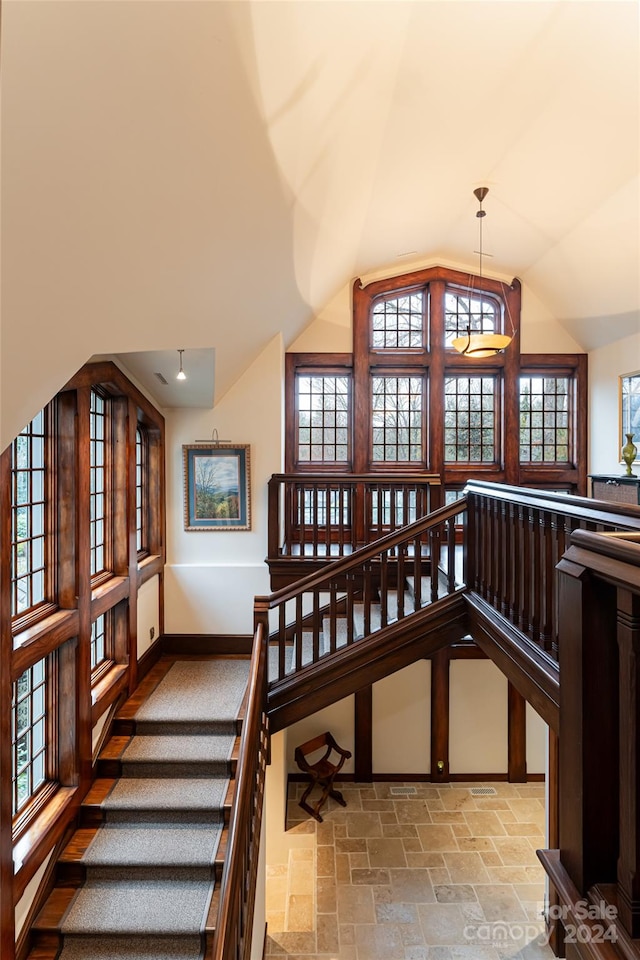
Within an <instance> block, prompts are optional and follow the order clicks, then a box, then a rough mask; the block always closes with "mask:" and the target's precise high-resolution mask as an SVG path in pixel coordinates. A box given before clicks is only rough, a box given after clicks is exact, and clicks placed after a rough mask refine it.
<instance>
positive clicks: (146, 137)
mask: <svg viewBox="0 0 640 960" xmlns="http://www.w3.org/2000/svg"><path fill="white" fill-rule="evenodd" d="M638 10H639V7H638V4H637V3H636V2H635V0H602V2H600V0H585V2H581V0H552V2H545V0H530V2H519V0H498V2H484V0H469V2H466V0H439V2H432V0H426V2H423V0H415V2H402V0H392V2H385V0H381V2H375V0H372V2H369V0H364V2H355V0H354V2H348V0H347V2H322V0H319V2H315V0H295V2H271V0H261V2H243V0H239V2H233V0H230V2H207V0H200V2H187V0H176V2H164V3H151V2H141V0H131V2H120V3H113V2H109V0H97V2H91V0H84V2H73V3H71V2H69V3H51V2H46V0H32V2H29V3H25V2H22V0H4V2H3V5H2V60H1V62H2V111H3V115H2V245H3V251H2V252H3V274H2V310H3V315H2V384H1V385H2V398H3V400H4V402H5V403H6V402H7V399H9V400H10V402H11V416H9V417H8V419H5V411H4V409H3V436H5V435H6V430H9V432H10V428H11V426H15V424H14V423H13V421H14V420H15V421H16V423H17V429H20V427H21V426H22V423H24V422H26V419H27V417H26V414H27V413H28V414H29V415H32V413H33V412H34V410H28V406H29V404H32V405H33V404H34V403H35V402H36V400H37V399H38V398H37V397H36V396H35V394H36V393H38V391H40V392H42V393H43V397H42V398H40V399H41V400H43V401H44V400H46V399H48V397H50V396H51V395H53V393H55V391H56V389H57V388H58V387H59V385H60V383H63V382H64V381H65V379H66V378H67V377H68V376H69V375H71V374H72V373H73V372H74V371H75V369H77V367H78V366H80V365H81V363H82V362H84V361H85V360H86V359H87V358H88V357H89V356H91V355H92V354H104V353H112V354H122V353H125V352H126V353H130V352H144V351H169V352H171V351H173V350H175V349H177V348H179V347H184V348H186V349H199V348H211V349H213V348H215V351H216V395H217V396H220V395H222V394H223V393H224V392H226V390H227V389H228V388H229V386H230V385H231V384H232V383H233V382H234V380H235V379H236V378H237V376H238V375H239V373H240V372H241V371H242V370H243V369H245V368H246V366H247V364H248V363H249V362H250V361H251V359H253V357H255V356H256V355H257V353H258V352H259V350H260V349H261V348H262V347H263V346H264V345H265V344H266V343H267V342H268V341H269V340H270V339H271V338H272V337H273V336H274V335H275V334H276V333H278V332H282V334H283V337H284V341H285V344H287V343H290V342H292V340H293V339H294V338H295V337H296V336H297V335H298V334H299V332H300V331H301V330H302V329H303V328H304V326H305V325H306V324H307V323H308V322H309V321H310V320H311V319H312V317H313V316H314V314H315V313H316V312H317V311H318V310H320V309H321V308H322V307H323V306H324V305H325V304H326V303H327V302H329V301H330V300H331V298H332V297H334V296H335V294H336V293H337V292H338V291H339V290H340V289H342V288H343V287H344V285H345V284H346V283H348V282H349V281H350V280H351V279H352V278H354V277H356V276H361V275H363V274H365V273H367V272H370V271H372V270H375V269H378V268H380V267H388V269H389V270H390V271H393V270H395V269H397V268H399V269H402V268H403V266H404V264H405V263H406V259H403V255H407V254H410V255H411V257H412V258H414V259H419V258H424V259H425V260H426V259H428V260H430V261H433V260H434V259H438V258H442V259H445V260H447V261H454V262H458V263H462V264H469V265H470V266H473V265H474V264H475V263H476V258H475V257H474V256H473V250H474V247H475V246H476V244H477V240H476V223H477V221H475V219H474V211H475V208H476V203H475V200H474V198H473V196H472V190H473V188H474V187H475V186H477V185H479V184H486V185H488V186H489V187H490V194H489V197H488V198H487V201H486V204H485V206H486V208H487V210H488V213H489V215H488V216H487V218H486V220H485V228H486V229H485V250H486V251H487V252H489V253H492V254H493V259H492V260H491V261H490V263H491V268H490V269H491V270H492V271H496V272H497V273H499V274H503V275H506V276H507V277H510V276H520V277H521V278H522V279H523V280H524V281H525V283H526V284H527V285H528V286H529V288H530V289H531V291H532V293H533V294H534V295H535V296H537V297H538V298H539V299H540V300H541V301H542V302H543V303H544V304H545V306H546V308H547V309H548V310H549V311H550V312H551V314H552V315H553V316H555V317H556V318H557V319H558V320H560V321H561V322H562V323H563V324H565V325H566V327H567V329H568V330H569V331H570V332H571V334H572V336H574V337H575V338H576V339H577V340H578V341H579V342H581V343H582V344H583V346H584V347H585V348H589V347H590V346H594V345H597V344H599V343H604V342H607V341H609V340H614V339H617V338H619V337H620V336H624V335H626V334H628V333H629V332H633V331H634V330H638V329H640V322H639V316H640V315H639V312H638V311H639V308H640V281H639V272H638V264H639V262H640V257H639V246H638V244H639V216H638V215H639V207H640V203H639V188H638V152H639V151H638V148H639V30H638ZM54 342H56V343H57V344H58V347H60V346H61V347H62V349H61V350H60V349H58V354H57V356H58V358H59V364H60V368H59V369H58V370H56V372H55V377H54V378H52V373H51V364H52V356H56V353H55V350H54V348H53V346H52V344H53V343H54ZM26 350H28V351H29V363H30V366H31V369H32V370H33V372H34V376H33V378H32V383H31V385H30V386H29V390H30V391H31V392H30V393H27V392H26V391H27V387H26V386H25V383H24V378H23V377H21V373H20V371H21V369H23V368H24V360H23V354H24V353H25V351H26ZM34 381H35V383H36V386H35V388H34V386H33V382H34ZM35 409H37V407H35ZM20 418H22V419H20ZM14 432H15V431H14ZM11 435H12V434H11Z"/></svg>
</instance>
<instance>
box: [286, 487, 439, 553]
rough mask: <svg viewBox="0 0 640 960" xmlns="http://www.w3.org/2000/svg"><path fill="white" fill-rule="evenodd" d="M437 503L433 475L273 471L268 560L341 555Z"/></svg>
mask: <svg viewBox="0 0 640 960" xmlns="http://www.w3.org/2000/svg"><path fill="white" fill-rule="evenodd" d="M440 506H442V491H441V487H440V478H439V477H438V476H436V475H435V474H423V475H421V476H415V475H414V476H407V475H403V476H398V475H395V476H394V475H391V476H389V475H378V474H360V475H354V474H350V475H349V476H346V475H337V474H332V475H330V474H326V473H325V474H305V475H301V474H285V473H279V474H274V475H273V476H272V477H271V480H270V481H269V546H268V559H269V560H275V559H277V558H279V557H299V558H301V559H303V558H304V559H327V558H330V557H344V556H347V555H348V554H350V553H352V552H353V551H354V550H356V549H358V547H361V546H365V545H366V544H368V543H371V542H372V541H373V540H377V539H378V538H379V537H382V536H384V535H385V534H388V533H393V532H394V531H395V530H399V529H400V528H402V527H406V526H407V525H408V524H410V523H414V522H415V521H416V520H419V519H420V518H421V517H424V516H426V514H428V513H430V512H431V511H432V510H434V509H436V508H437V507H440Z"/></svg>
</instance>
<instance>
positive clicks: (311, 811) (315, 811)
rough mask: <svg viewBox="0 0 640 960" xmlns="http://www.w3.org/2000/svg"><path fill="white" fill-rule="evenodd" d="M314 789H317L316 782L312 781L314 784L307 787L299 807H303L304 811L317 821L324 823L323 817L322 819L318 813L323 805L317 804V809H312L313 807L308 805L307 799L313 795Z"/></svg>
mask: <svg viewBox="0 0 640 960" xmlns="http://www.w3.org/2000/svg"><path fill="white" fill-rule="evenodd" d="M314 787H315V782H314V781H312V782H311V783H310V784H309V786H308V787H307V789H306V790H305V792H304V793H303V794H302V796H301V797H300V800H299V801H298V806H299V807H302V809H303V810H304V811H305V812H306V813H309V814H311V816H312V817H313V818H314V819H315V820H317V821H318V823H322V817H321V816H320V814H319V813H318V810H319V808H320V805H321V804H320V803H317V804H316V805H315V807H311V806H309V804H308V803H307V797H308V796H309V794H310V793H311V791H312V790H313V788H314Z"/></svg>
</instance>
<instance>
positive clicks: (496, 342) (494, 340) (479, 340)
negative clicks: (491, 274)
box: [451, 187, 513, 357]
mask: <svg viewBox="0 0 640 960" xmlns="http://www.w3.org/2000/svg"><path fill="white" fill-rule="evenodd" d="M488 193H489V188H488V187H477V188H476V189H475V190H474V191H473V194H474V196H475V197H476V199H477V200H478V203H479V209H478V211H477V213H476V217H478V218H479V220H480V246H479V249H478V253H479V255H480V270H479V274H480V284H479V287H480V289H479V290H478V297H479V300H480V333H472V331H471V309H472V308H471V303H472V296H473V290H472V291H471V293H470V295H469V325H468V327H467V332H466V333H465V334H464V335H463V336H461V337H456V339H455V340H453V341H452V344H451V345H452V346H453V348H454V350H457V351H458V353H461V354H462V355H463V356H464V357H494V356H495V355H496V354H497V353H502V352H503V351H504V350H506V348H507V347H508V346H509V344H510V343H511V341H512V340H513V335H512V336H510V337H509V336H507V335H506V334H504V333H483V332H482V220H483V217H486V215H487V212H486V210H483V209H482V201H483V200H484V198H485V197H486V195H487V194H488Z"/></svg>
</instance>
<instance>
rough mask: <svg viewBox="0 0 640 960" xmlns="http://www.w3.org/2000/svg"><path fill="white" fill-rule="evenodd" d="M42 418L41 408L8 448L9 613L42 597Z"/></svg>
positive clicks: (15, 613) (28, 607)
mask: <svg viewBox="0 0 640 960" xmlns="http://www.w3.org/2000/svg"><path fill="white" fill-rule="evenodd" d="M45 454H46V437H45V417H44V413H43V412H42V411H41V412H40V413H39V414H38V415H37V416H36V417H34V419H33V420H32V421H31V423H29V424H28V425H27V426H26V427H25V428H24V430H23V431H22V433H21V434H20V435H19V436H18V437H17V438H16V439H15V440H14V442H13V444H12V448H11V501H12V503H11V615H12V616H13V617H16V616H19V615H21V614H24V613H27V612H28V611H30V610H31V609H32V608H34V607H36V606H38V604H40V603H42V602H43V601H44V600H45V599H46V597H45V576H44V558H45V548H46V545H45V536H46V535H45V529H46V503H45Z"/></svg>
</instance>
